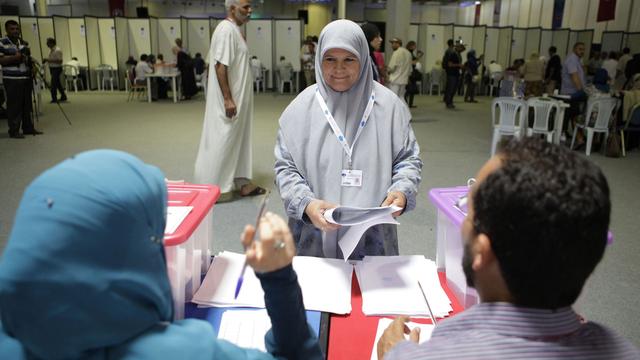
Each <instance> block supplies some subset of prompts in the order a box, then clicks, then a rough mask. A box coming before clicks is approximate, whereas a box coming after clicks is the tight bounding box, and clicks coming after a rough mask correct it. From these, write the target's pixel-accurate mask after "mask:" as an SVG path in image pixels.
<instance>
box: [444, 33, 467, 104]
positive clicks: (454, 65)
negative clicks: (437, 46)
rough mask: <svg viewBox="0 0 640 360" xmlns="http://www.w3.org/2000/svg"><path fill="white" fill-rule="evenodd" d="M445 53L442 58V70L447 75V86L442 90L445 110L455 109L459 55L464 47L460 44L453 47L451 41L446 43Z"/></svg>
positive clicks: (460, 64)
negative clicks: (454, 100)
mask: <svg viewBox="0 0 640 360" xmlns="http://www.w3.org/2000/svg"><path fill="white" fill-rule="evenodd" d="M447 46H448V48H447V51H445V53H444V56H443V57H442V68H443V69H444V71H445V72H446V73H447V84H446V85H445V90H444V103H445V104H446V106H447V109H455V106H454V105H453V96H454V95H455V93H456V90H457V89H458V82H459V81H460V70H461V69H462V57H461V56H460V53H461V52H463V51H464V45H462V43H458V44H456V46H455V47H454V46H453V39H449V40H448V41H447Z"/></svg>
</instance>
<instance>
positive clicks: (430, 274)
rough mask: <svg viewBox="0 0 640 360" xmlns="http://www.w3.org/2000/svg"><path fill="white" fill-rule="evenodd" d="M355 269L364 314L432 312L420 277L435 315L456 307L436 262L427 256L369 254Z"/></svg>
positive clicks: (446, 313) (446, 312)
mask: <svg viewBox="0 0 640 360" xmlns="http://www.w3.org/2000/svg"><path fill="white" fill-rule="evenodd" d="M355 270H356V276H357V277H358V283H359V284H360V289H361V291H362V312H363V313H364V314H365V315H383V316H384V315H410V316H429V310H428V307H427V304H426V302H425V300H424V297H423V296H422V292H421V291H420V287H419V286H418V280H419V281H420V283H421V284H422V286H423V289H424V291H425V295H426V297H427V299H428V300H429V305H430V306H431V310H432V312H433V315H434V316H435V317H437V318H438V317H439V318H442V317H445V316H448V315H449V313H450V312H451V311H453V308H452V307H451V301H450V300H449V297H448V296H447V294H446V293H445V291H444V290H443V289H442V286H441V285H440V279H439V277H438V270H437V267H436V264H435V262H433V261H431V260H427V259H425V257H424V256H421V255H412V256H367V257H365V258H364V259H363V260H362V261H361V262H360V263H359V264H357V265H356V268H355Z"/></svg>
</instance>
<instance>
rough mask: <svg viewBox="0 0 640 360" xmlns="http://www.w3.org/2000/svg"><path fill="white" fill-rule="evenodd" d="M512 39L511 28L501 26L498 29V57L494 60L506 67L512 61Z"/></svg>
mask: <svg viewBox="0 0 640 360" xmlns="http://www.w3.org/2000/svg"><path fill="white" fill-rule="evenodd" d="M512 40H513V28H512V27H510V26H508V27H503V28H499V30H498V58H497V59H496V62H497V63H498V64H500V65H502V68H503V69H506V68H507V67H508V66H509V65H510V64H511V62H512V59H511V48H512V47H511V43H512Z"/></svg>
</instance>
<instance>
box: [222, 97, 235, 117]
mask: <svg viewBox="0 0 640 360" xmlns="http://www.w3.org/2000/svg"><path fill="white" fill-rule="evenodd" d="M224 112H225V114H226V115H227V117H228V118H229V119H233V117H234V116H236V114H237V109H236V103H235V101H233V99H231V98H229V99H224Z"/></svg>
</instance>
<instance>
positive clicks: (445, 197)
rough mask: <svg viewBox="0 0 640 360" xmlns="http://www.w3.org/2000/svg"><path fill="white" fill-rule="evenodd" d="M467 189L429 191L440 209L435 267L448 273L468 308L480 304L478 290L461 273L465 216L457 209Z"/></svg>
mask: <svg viewBox="0 0 640 360" xmlns="http://www.w3.org/2000/svg"><path fill="white" fill-rule="evenodd" d="M468 190H469V188H468V187H466V186H458V187H452V188H435V189H431V191H429V199H430V200H431V202H432V203H433V205H435V207H436V210H437V215H436V216H437V223H436V234H437V235H436V265H437V266H438V271H445V273H446V276H447V285H449V288H450V289H451V291H452V292H453V294H454V295H455V296H456V298H457V299H458V302H460V305H462V307H464V308H465V309H466V308H468V307H469V306H471V305H474V304H477V303H478V301H479V298H478V294H477V293H476V290H475V289H474V288H472V287H469V286H467V280H466V278H465V276H464V272H463V271H462V253H463V249H464V246H463V243H462V235H461V234H460V229H461V226H462V221H463V220H464V218H465V216H466V214H465V213H464V212H463V210H461V209H459V208H457V207H456V206H455V204H456V202H457V201H458V199H460V198H461V197H462V196H464V195H466V194H467V192H468ZM463 209H466V208H465V207H463Z"/></svg>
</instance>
